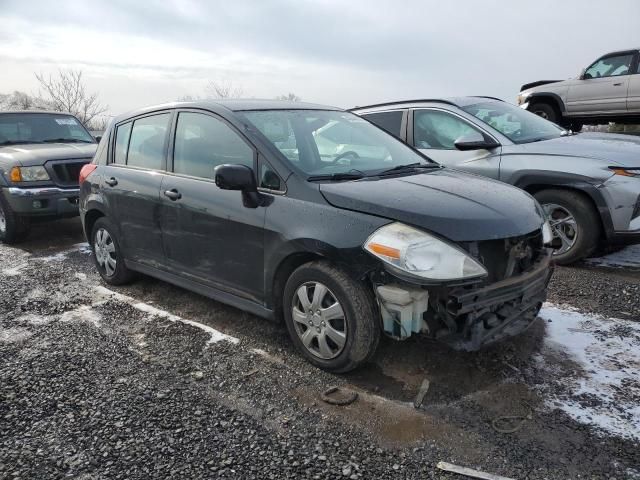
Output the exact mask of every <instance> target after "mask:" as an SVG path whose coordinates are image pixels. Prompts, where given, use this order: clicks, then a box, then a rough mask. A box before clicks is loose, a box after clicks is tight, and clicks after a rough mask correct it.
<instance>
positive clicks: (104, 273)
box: [91, 217, 133, 285]
mask: <svg viewBox="0 0 640 480" xmlns="http://www.w3.org/2000/svg"><path fill="white" fill-rule="evenodd" d="M115 231H116V230H115V228H114V227H113V224H112V223H111V222H110V221H109V220H107V219H106V218H105V217H102V218H99V219H98V220H97V221H96V223H95V225H94V226H93V232H92V234H91V247H92V248H93V258H94V260H95V262H96V267H97V268H98V272H99V273H100V276H101V277H102V279H103V280H104V281H105V282H107V283H108V284H109V285H123V284H125V283H128V282H130V281H131V280H132V279H133V272H132V271H131V270H129V269H128V268H127V267H126V265H125V264H124V258H123V256H122V250H121V249H120V244H119V243H118V240H117V238H116V236H115Z"/></svg>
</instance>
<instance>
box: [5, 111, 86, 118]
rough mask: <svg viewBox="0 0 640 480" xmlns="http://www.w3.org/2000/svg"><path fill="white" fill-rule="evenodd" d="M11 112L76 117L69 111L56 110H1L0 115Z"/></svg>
mask: <svg viewBox="0 0 640 480" xmlns="http://www.w3.org/2000/svg"><path fill="white" fill-rule="evenodd" d="M9 113H20V114H25V113H27V114H30V113H38V114H42V113H46V114H48V115H69V116H71V117H75V115H74V114H73V113H69V112H56V111H55V110H0V115H4V114H9Z"/></svg>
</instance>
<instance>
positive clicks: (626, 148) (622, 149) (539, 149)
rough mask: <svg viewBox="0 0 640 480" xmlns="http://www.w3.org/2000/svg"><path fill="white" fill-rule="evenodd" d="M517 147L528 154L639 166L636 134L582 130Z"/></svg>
mask: <svg viewBox="0 0 640 480" xmlns="http://www.w3.org/2000/svg"><path fill="white" fill-rule="evenodd" d="M518 147H519V150H521V151H523V152H526V153H529V154H537V155H562V156H564V157H581V158H593V159H597V160H603V161H604V162H605V163H606V164H607V165H619V166H625V167H640V137H638V136H634V135H616V134H612V133H595V132H593V133H580V134H578V135H568V136H566V137H560V138H554V139H551V140H544V141H542V142H534V143H526V144H522V145H518Z"/></svg>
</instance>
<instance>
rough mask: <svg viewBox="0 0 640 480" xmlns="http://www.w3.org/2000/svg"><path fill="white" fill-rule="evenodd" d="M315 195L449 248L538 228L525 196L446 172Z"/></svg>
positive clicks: (328, 186)
mask: <svg viewBox="0 0 640 480" xmlns="http://www.w3.org/2000/svg"><path fill="white" fill-rule="evenodd" d="M320 191H321V192H322V194H323V195H324V197H325V198H326V200H327V201H328V202H329V203H330V204H331V205H333V206H335V207H338V208H343V209H347V210H353V211H358V212H362V213H367V214H371V215H376V216H380V217H385V218H389V219H391V220H397V221H400V222H403V223H406V224H408V225H413V226H416V227H419V228H422V229H424V230H428V231H431V232H433V233H436V234H438V235H441V236H443V237H445V238H448V239H449V240H453V241H455V242H469V241H477V240H492V239H499V238H508V237H515V236H519V235H524V234H527V233H531V232H533V231H535V230H536V229H538V228H540V226H541V225H542V222H543V217H542V215H541V213H540V210H539V207H538V203H537V202H536V201H535V200H534V199H533V197H531V196H530V195H529V194H528V193H526V192H524V191H522V190H520V189H517V188H515V187H512V186H510V185H507V184H505V183H501V182H497V181H494V180H489V179H485V178H482V177H478V176H476V175H469V174H464V173H461V172H458V171H455V170H449V169H440V170H435V171H432V172H425V173H421V174H418V175H408V176H402V177H392V178H390V177H386V178H384V177H383V178H381V179H374V178H371V179H366V178H365V179H362V180H356V181H351V182H335V183H323V184H321V185H320Z"/></svg>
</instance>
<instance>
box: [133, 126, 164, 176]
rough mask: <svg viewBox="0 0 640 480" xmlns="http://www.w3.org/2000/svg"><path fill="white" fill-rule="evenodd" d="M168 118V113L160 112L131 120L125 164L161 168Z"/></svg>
mask: <svg viewBox="0 0 640 480" xmlns="http://www.w3.org/2000/svg"><path fill="white" fill-rule="evenodd" d="M170 119H171V114H170V113H162V114H160V115H152V116H150V117H143V118H139V119H138V120H136V121H134V122H133V127H132V129H131V139H130V140H129V151H128V154H127V165H131V166H133V167H141V168H149V169H152V170H162V169H163V166H164V146H165V140H166V138H167V130H168V129H169V121H170Z"/></svg>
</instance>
